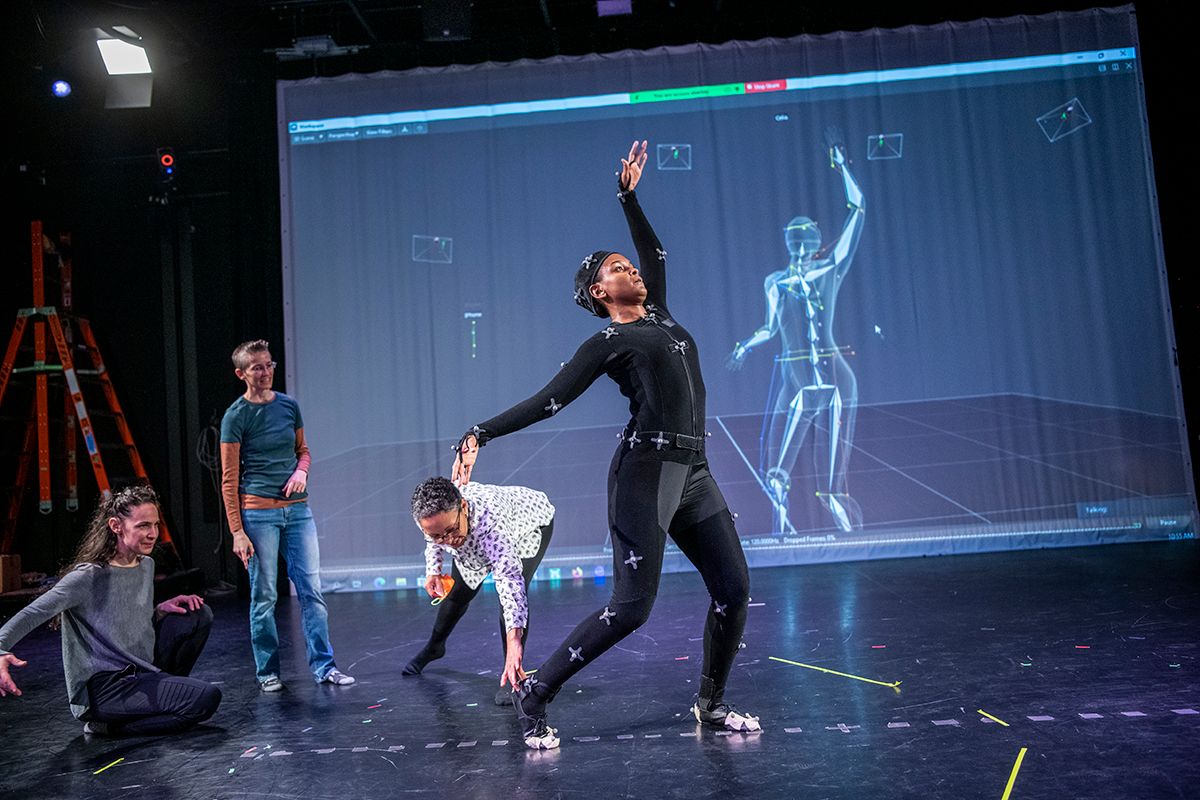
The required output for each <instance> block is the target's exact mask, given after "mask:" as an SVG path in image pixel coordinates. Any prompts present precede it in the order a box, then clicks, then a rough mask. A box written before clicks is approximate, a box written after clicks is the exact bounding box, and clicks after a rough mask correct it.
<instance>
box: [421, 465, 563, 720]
mask: <svg viewBox="0 0 1200 800" xmlns="http://www.w3.org/2000/svg"><path fill="white" fill-rule="evenodd" d="M412 514H413V519H414V520H415V521H416V523H417V525H418V526H420V528H421V531H422V533H424V534H425V591H427V592H429V594H430V595H431V596H433V597H440V598H442V601H441V605H440V607H439V608H438V613H437V619H436V620H435V621H434V623H433V633H431V634H430V636H429V641H428V642H427V643H426V645H425V647H423V648H422V649H421V652H419V653H417V655H416V656H414V657H413V660H412V661H410V662H408V664H407V666H405V667H404V671H403V674H405V675H419V674H420V673H421V670H423V669H425V665H426V664H428V663H429V662H430V661H433V660H435V659H438V658H441V657H442V656H443V655H445V654H446V639H447V638H448V637H449V636H450V632H451V631H453V630H454V626H455V625H457V624H458V621H459V620H460V619H462V615H463V614H465V613H466V611H467V606H468V605H470V603H471V601H472V600H473V599H474V598H475V595H477V594H478V593H479V587H480V586H481V585H482V584H483V579H484V578H486V577H487V575H488V573H489V572H490V573H492V575H493V577H494V580H495V582H496V594H497V595H499V597H500V645H501V647H503V649H504V671H503V672H502V673H501V675H500V689H499V690H498V691H497V692H496V698H495V700H496V705H507V704H508V703H511V702H512V688H508V689H505V688H504V686H505V685H506V684H507V685H508V686H509V687H516V685H517V683H519V682H520V680H521V679H522V678H524V677H525V673H524V672H523V671H522V670H521V659H522V658H523V656H524V649H525V639H526V637H527V636H528V635H529V603H528V601H527V599H526V588H527V586H528V585H529V581H530V580H532V579H533V573H534V572H536V571H537V568H538V564H540V563H542V556H544V555H545V554H546V548H547V547H549V546H550V536H551V534H552V533H553V532H554V506H552V505H550V500H549V499H548V498H547V497H546V495H545V494H543V493H542V492H538V491H534V490H533V489H526V488H525V487H524V486H489V485H487V484H482V483H471V484H468V485H466V486H464V487H463V488H462V490H461V491H460V490H459V488H458V487H457V486H455V485H454V484H453V483H451V482H450V481H449V480H447V479H446V478H429V479H428V480H426V481H424V482H423V483H421V485H420V486H418V487H417V488H416V490H415V491H413V496H412ZM443 551H448V552H450V553H451V554H452V555H453V556H454V566H453V568H452V570H451V573H450V575H451V577H452V578H453V579H454V583H453V585H452V586H450V587H449V588H445V587H443V585H442V575H441V572H442V552H443Z"/></svg>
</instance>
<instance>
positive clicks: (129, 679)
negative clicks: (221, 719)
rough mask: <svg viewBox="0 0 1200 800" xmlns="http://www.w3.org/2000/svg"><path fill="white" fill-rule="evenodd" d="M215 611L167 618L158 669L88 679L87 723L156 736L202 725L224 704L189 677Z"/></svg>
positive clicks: (158, 627) (159, 626) (157, 646)
mask: <svg viewBox="0 0 1200 800" xmlns="http://www.w3.org/2000/svg"><path fill="white" fill-rule="evenodd" d="M212 620H213V615H212V609H210V608H209V607H208V606H200V608H198V609H197V610H195V611H189V612H188V613H186V614H167V615H166V616H165V617H163V618H162V619H161V620H159V621H158V622H156V623H155V625H154V632H155V641H154V666H156V667H158V668H159V669H160V670H162V672H146V671H143V670H139V669H137V668H136V667H134V666H129V667H126V668H125V669H123V670H118V671H115V672H97V673H96V674H95V675H93V676H92V677H91V678H89V679H88V683H87V689H88V699H89V708H88V714H87V716H86V717H84V719H86V720H88V721H95V722H103V723H106V724H108V725H110V726H112V732H113V733H125V734H133V735H158V734H166V733H178V732H179V731H182V730H186V729H187V728H190V727H192V726H193V725H197V724H199V723H201V722H204V721H205V720H206V719H208V718H209V717H211V716H212V715H213V713H214V712H215V711H216V710H217V706H218V705H220V703H221V690H220V689H218V688H217V687H215V686H213V685H212V684H211V683H208V682H207V681H201V680H196V679H195V678H189V677H187V675H188V673H190V672H191V671H192V667H193V666H195V664H196V659H197V658H199V657H200V651H201V650H203V649H204V643H205V642H206V641H208V633H209V631H210V630H211V629H212Z"/></svg>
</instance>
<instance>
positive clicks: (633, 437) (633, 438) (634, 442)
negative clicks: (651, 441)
mask: <svg viewBox="0 0 1200 800" xmlns="http://www.w3.org/2000/svg"><path fill="white" fill-rule="evenodd" d="M625 441H627V442H629V449H630V450H632V449H633V448H635V447H637V446H638V445H639V444H641V443H642V440H641V439H639V438H638V435H637V431H634V432H633V433H631V434H629V438H628V439H626V440H625ZM630 552H633V551H632V550H631V551H630ZM625 563H629V562H625ZM634 569H637V566H636V565H635V566H634Z"/></svg>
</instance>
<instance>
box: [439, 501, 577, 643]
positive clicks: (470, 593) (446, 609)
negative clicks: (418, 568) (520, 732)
mask: <svg viewBox="0 0 1200 800" xmlns="http://www.w3.org/2000/svg"><path fill="white" fill-rule="evenodd" d="M553 533H554V520H553V519H552V520H550V522H548V523H547V524H545V525H543V526H542V543H541V545H540V546H539V547H538V551H537V553H536V554H535V555H534V556H532V557H531V558H523V559H521V576H522V577H523V578H524V579H525V588H526V590H528V588H529V582H530V581H531V580H533V573H535V572H537V568H538V565H539V564H541V563H542V557H543V556H545V555H546V548H547V547H549V546H550V536H551V535H552V534H553ZM450 575H451V577H453V578H454V586H453V587H452V588H451V589H450V593H449V594H447V595H446V597H445V599H444V600H442V602H441V603H439V604H438V613H437V619H436V620H434V622H433V633H431V634H430V635H429V643H428V644H426V645H425V648H426V650H428V651H438V650H439V648H441V647H444V646H445V644H446V639H448V638H449V637H450V632H451V631H453V630H454V626H455V625H457V624H458V621H459V620H460V619H462V615H463V614H465V613H467V607H468V606H470V604H471V601H472V600H474V599H475V595H477V594H479V589H480V588H482V586H483V584H480V585H479V587H476V588H474V589H472V588H471V587H470V586H467V582H466V581H464V580H463V576H462V574H461V573H460V572H459V571H458V564H457V563H455V564H454V566H453V567H452V568H451V570H450ZM527 602H528V598H527ZM530 616H532V615H530ZM507 634H508V630H507V628H506V627H505V625H504V609H503V608H501V609H500V646H501V647H502V648H503V649H504V654H505V655H506V656H507V655H508V635H507ZM528 637H529V622H526V623H525V630H524V632H522V633H521V647H522V648H524V646H525V640H526V639H527V638H528Z"/></svg>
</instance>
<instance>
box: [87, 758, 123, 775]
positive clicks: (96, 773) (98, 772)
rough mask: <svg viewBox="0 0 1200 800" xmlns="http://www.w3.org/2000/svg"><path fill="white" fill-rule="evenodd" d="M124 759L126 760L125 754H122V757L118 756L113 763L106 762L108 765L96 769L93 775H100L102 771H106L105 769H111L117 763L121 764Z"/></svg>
mask: <svg viewBox="0 0 1200 800" xmlns="http://www.w3.org/2000/svg"><path fill="white" fill-rule="evenodd" d="M124 760H125V756H121V757H120V758H118V759H117V760H116V761H114V762H112V763H111V764H106V765H104V766H103V767H101V768H100V769H98V770H96V771H95V772H93V773H92V774H93V775H99V774H100V773H101V772H104V770H106V769H111V768H112V767H115V766H116V765H117V764H120V763H121V762H122V761H124Z"/></svg>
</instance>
